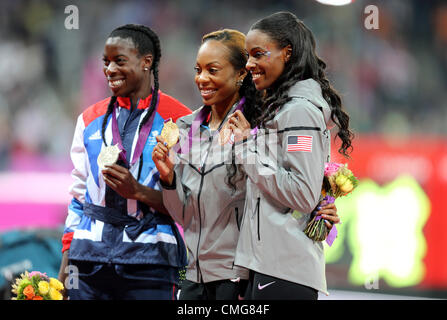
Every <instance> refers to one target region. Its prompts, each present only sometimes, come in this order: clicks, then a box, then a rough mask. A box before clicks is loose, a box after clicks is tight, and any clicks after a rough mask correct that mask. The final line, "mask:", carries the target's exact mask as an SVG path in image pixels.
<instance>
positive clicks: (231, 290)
mask: <svg viewBox="0 0 447 320" xmlns="http://www.w3.org/2000/svg"><path fill="white" fill-rule="evenodd" d="M246 62H247V56H246V53H245V36H244V34H242V33H241V32H239V31H236V30H230V29H224V30H219V31H216V32H212V33H210V34H207V35H205V36H204V37H203V39H202V45H201V47H200V49H199V51H198V54H197V62H196V67H195V70H196V76H195V82H196V84H197V87H198V89H199V90H200V93H201V96H202V100H203V103H204V106H202V107H201V108H199V109H198V110H196V111H195V112H194V113H193V114H191V115H189V116H186V117H183V118H180V119H179V120H178V121H177V125H178V127H179V128H180V131H181V132H182V134H181V138H180V142H179V143H178V145H177V148H176V149H177V150H176V151H177V152H175V153H174V152H171V154H170V157H169V156H168V152H169V150H168V148H167V147H166V146H165V145H164V144H163V142H164V141H163V140H162V138H161V137H157V139H158V140H159V143H158V144H157V146H156V147H155V148H154V152H153V159H154V162H155V164H156V166H157V168H158V170H159V172H160V180H161V181H162V183H161V185H162V190H163V201H164V204H165V206H166V208H167V209H168V211H169V212H170V214H171V215H172V216H173V217H174V219H175V220H176V221H177V222H178V223H179V224H181V225H182V226H183V228H184V238H185V242H186V246H187V248H188V260H189V263H188V268H187V272H186V280H185V281H183V283H182V285H181V292H180V299H186V300H196V299H211V300H215V299H227V300H228V299H237V298H238V296H239V294H241V295H243V292H244V288H245V287H244V283H245V284H246V283H247V279H248V270H246V269H245V268H241V267H239V266H236V265H235V264H234V254H235V249H236V245H237V241H238V237H239V229H240V223H241V220H242V214H243V211H244V203H245V186H246V181H245V174H244V172H243V171H242V170H240V166H236V164H235V155H234V150H235V149H234V145H232V144H230V143H224V142H226V141H227V140H228V138H229V137H228V136H225V131H224V130H223V129H222V126H223V124H224V123H226V121H227V119H228V118H229V116H230V115H231V114H233V113H234V112H240V113H242V114H244V115H245V117H246V119H247V121H248V123H250V121H252V120H254V119H256V118H257V117H259V116H260V110H261V109H259V105H258V104H257V101H259V99H260V97H259V96H257V95H256V88H255V87H254V85H253V82H252V79H251V75H250V74H247V71H246V69H245V64H246ZM253 124H254V123H253ZM174 149H175V148H174ZM174 156H175V158H174ZM174 163H176V165H175V167H174ZM323 209H326V210H322V213H326V214H329V215H331V216H330V217H329V220H333V221H337V219H338V217H337V216H336V209H335V207H334V206H331V205H328V207H327V208H323Z"/></svg>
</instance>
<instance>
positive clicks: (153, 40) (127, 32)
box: [102, 24, 161, 168]
mask: <svg viewBox="0 0 447 320" xmlns="http://www.w3.org/2000/svg"><path fill="white" fill-rule="evenodd" d="M113 37H119V38H122V39H131V40H132V42H133V44H134V45H135V48H136V49H137V50H138V54H139V55H140V56H142V55H145V54H148V53H151V54H152V55H153V61H152V65H151V69H150V71H152V73H153V75H154V90H153V92H152V99H151V105H150V107H149V110H148V112H147V113H146V115H145V116H144V118H143V120H142V121H141V123H140V126H139V128H138V132H139V131H140V130H141V128H142V127H143V126H144V124H145V123H146V122H147V121H148V120H149V118H150V117H151V115H152V112H154V110H155V106H156V105H157V102H158V101H157V99H158V89H159V82H158V66H159V64H160V58H161V46H160V39H159V38H158V36H157V34H156V33H155V32H154V31H153V30H152V29H150V28H149V27H146V26H143V25H136V24H126V25H123V26H121V27H118V28H116V29H115V30H113V31H112V32H111V33H110V35H109V38H113ZM116 99H117V97H116V96H112V97H111V98H110V102H109V105H108V106H107V112H106V114H105V116H104V119H103V122H102V139H103V141H104V144H105V143H106V142H105V135H104V133H105V130H106V126H107V119H108V118H109V116H110V115H111V114H112V112H113V107H114V105H115V102H116ZM140 161H141V158H140ZM140 168H141V166H140Z"/></svg>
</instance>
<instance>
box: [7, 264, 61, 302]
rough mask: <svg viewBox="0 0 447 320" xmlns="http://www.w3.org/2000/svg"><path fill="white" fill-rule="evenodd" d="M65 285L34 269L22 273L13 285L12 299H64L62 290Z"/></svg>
mask: <svg viewBox="0 0 447 320" xmlns="http://www.w3.org/2000/svg"><path fill="white" fill-rule="evenodd" d="M62 290H64V285H63V284H62V283H61V282H60V281H59V280H57V279H56V278H50V277H48V276H47V275H46V274H45V273H41V272H39V271H33V272H30V273H28V271H25V273H22V274H21V275H20V277H19V278H17V279H16V280H15V283H14V284H13V285H12V290H11V291H12V293H14V294H15V295H16V297H14V298H12V300H62V299H63V295H62V293H61V291H62Z"/></svg>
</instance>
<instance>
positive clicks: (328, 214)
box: [316, 201, 340, 230]
mask: <svg viewBox="0 0 447 320" xmlns="http://www.w3.org/2000/svg"><path fill="white" fill-rule="evenodd" d="M320 207H321V209H320V210H319V211H318V212H317V213H316V215H317V216H320V215H321V217H322V218H323V219H325V220H326V221H325V222H324V223H325V224H326V227H328V229H329V230H331V229H332V226H333V225H334V224H336V223H340V217H339V216H338V215H337V207H336V206H335V203H329V204H325V202H324V201H323V202H321V203H320ZM329 221H330V222H329Z"/></svg>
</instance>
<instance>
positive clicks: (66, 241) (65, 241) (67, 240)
mask: <svg viewBox="0 0 447 320" xmlns="http://www.w3.org/2000/svg"><path fill="white" fill-rule="evenodd" d="M73 234H74V232H68V233H65V234H64V235H63V236H62V253H64V252H65V251H67V250H68V249H70V245H71V241H72V240H73Z"/></svg>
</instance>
